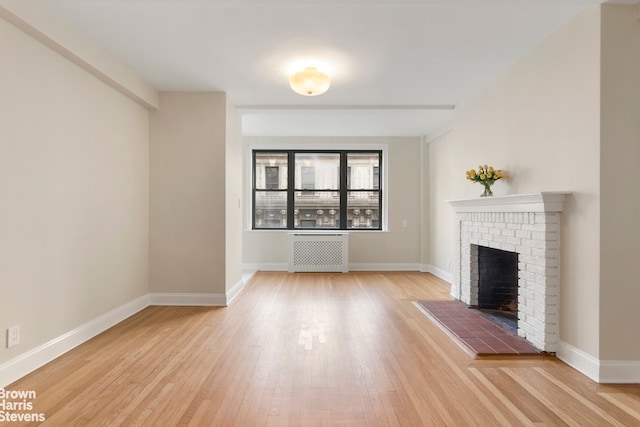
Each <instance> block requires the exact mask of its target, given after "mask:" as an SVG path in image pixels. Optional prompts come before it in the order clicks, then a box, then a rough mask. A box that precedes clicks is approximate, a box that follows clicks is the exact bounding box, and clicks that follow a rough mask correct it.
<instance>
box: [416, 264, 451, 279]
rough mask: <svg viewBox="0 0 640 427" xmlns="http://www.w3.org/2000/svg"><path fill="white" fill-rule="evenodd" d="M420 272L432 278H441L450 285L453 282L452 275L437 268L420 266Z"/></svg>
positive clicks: (428, 265) (425, 265)
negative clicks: (428, 274) (430, 275)
mask: <svg viewBox="0 0 640 427" xmlns="http://www.w3.org/2000/svg"><path fill="white" fill-rule="evenodd" d="M420 271H422V272H423V273H431V274H433V275H434V276H437V277H439V278H441V279H442V280H444V281H445V282H447V283H452V282H453V274H451V273H449V272H448V271H446V270H443V269H441V268H438V267H436V266H435V265H431V264H422V265H421V266H420Z"/></svg>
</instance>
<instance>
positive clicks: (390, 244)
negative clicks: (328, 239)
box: [243, 137, 422, 265]
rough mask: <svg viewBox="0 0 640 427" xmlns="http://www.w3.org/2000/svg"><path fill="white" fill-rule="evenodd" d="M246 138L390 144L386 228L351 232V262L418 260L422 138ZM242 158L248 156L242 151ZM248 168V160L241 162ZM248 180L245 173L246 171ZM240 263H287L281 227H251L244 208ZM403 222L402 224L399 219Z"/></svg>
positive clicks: (257, 143)
mask: <svg viewBox="0 0 640 427" xmlns="http://www.w3.org/2000/svg"><path fill="white" fill-rule="evenodd" d="M244 141H245V143H246V144H248V145H250V146H254V147H256V148H260V147H271V148H275V147H278V146H279V147H283V146H285V147H287V148H291V147H294V146H297V147H301V148H319V149H322V148H326V147H330V146H331V147H334V148H335V147H336V146H345V145H346V146H354V147H359V146H362V147H365V146H367V145H380V144H386V145H388V148H389V151H388V153H387V155H388V171H387V172H388V181H389V188H388V191H387V192H386V196H387V197H388V202H389V212H388V224H389V231H388V232H352V233H351V235H350V239H349V249H350V250H349V254H350V259H349V261H350V263H352V264H414V265H418V264H419V263H420V229H421V210H420V209H421V203H422V201H421V196H422V181H421V151H420V150H421V149H420V141H421V140H420V138H401V137H388V138H385V137H375V138H373V137H371V138H367V137H343V138H340V137H319V138H309V137H245V139H244ZM245 157H246V158H248V157H249V155H247V156H245ZM245 166H246V167H249V168H250V163H249V162H248V161H245ZM245 177H246V178H247V179H248V178H249V175H248V174H245ZM245 189H246V191H245V199H244V200H245V204H246V206H249V203H250V201H251V192H250V188H249V187H248V185H245ZM244 216H245V220H246V221H245V222H246V223H245V229H247V230H248V231H245V233H244V257H243V260H244V263H245V264H249V265H254V264H261V265H264V264H285V263H286V262H287V234H286V232H283V231H251V230H249V229H250V228H251V223H250V221H248V218H247V217H248V215H247V214H246V213H245V215H244ZM403 220H407V227H406V228H402V221H403Z"/></svg>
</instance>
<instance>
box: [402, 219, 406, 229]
mask: <svg viewBox="0 0 640 427" xmlns="http://www.w3.org/2000/svg"><path fill="white" fill-rule="evenodd" d="M402 228H407V220H406V219H403V220H402Z"/></svg>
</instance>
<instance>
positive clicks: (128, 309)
mask: <svg viewBox="0 0 640 427" xmlns="http://www.w3.org/2000/svg"><path fill="white" fill-rule="evenodd" d="M148 306H149V295H143V296H141V297H139V298H136V299H135V300H133V301H130V302H128V303H126V304H123V305H121V306H120V307H117V308H115V309H113V310H111V311H109V312H108V313H105V314H103V315H102V316H100V317H97V318H95V319H93V320H91V321H89V322H87V323H85V324H84V325H81V326H79V327H77V328H75V329H73V330H72V331H69V332H67V333H65V334H63V335H60V336H59V337H57V338H54V339H52V340H51V341H49V342H46V343H44V344H42V345H40V346H38V347H36V348H34V349H31V350H29V351H27V352H25V353H22V354H20V355H19V356H17V357H15V358H13V359H11V360H9V361H7V362H5V363H3V364H2V365H0V388H4V387H6V386H7V385H9V384H11V383H13V382H14V381H17V380H19V379H20V378H22V377H24V376H25V375H27V374H29V373H30V372H33V371H35V370H36V369H38V368H39V367H41V366H43V365H45V364H47V363H49V362H51V361H52V360H53V359H55V358H57V357H59V356H61V355H63V354H64V353H66V352H67V351H69V350H71V349H72V348H74V347H77V346H79V345H80V344H82V343H84V342H86V341H88V340H90V339H91V338H93V337H95V336H96V335H98V334H100V333H102V332H104V331H106V330H107V329H109V328H111V327H112V326H115V325H117V324H118V323H120V322H122V321H123V320H125V319H126V318H127V317H130V316H132V315H134V314H136V313H137V312H139V311H140V310H142V309H144V308H146V307H148Z"/></svg>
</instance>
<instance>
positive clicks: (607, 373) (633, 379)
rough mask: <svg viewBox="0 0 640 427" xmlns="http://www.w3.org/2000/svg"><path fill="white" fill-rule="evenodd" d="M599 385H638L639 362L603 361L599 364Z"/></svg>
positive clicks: (639, 377) (639, 376) (639, 379)
mask: <svg viewBox="0 0 640 427" xmlns="http://www.w3.org/2000/svg"><path fill="white" fill-rule="evenodd" d="M598 382H600V383H607V384H640V361H634V360H603V361H601V362H600V381H598Z"/></svg>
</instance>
